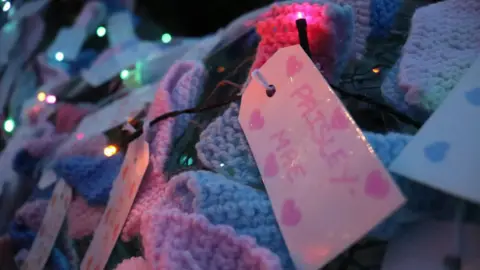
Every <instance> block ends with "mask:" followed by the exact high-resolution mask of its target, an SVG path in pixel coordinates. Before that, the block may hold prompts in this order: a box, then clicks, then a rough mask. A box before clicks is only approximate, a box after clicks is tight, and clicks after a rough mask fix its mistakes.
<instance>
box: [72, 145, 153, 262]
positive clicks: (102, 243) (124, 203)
mask: <svg viewBox="0 0 480 270" xmlns="http://www.w3.org/2000/svg"><path fill="white" fill-rule="evenodd" d="M148 161H149V151H148V144H147V143H146V142H145V136H144V135H142V136H141V137H139V138H138V139H136V140H135V141H133V142H132V143H130V144H129V145H128V150H127V154H126V156H125V160H124V162H123V165H122V168H121V169H120V174H119V175H118V176H117V179H115V182H114V183H113V188H112V191H111V193H110V199H109V201H108V204H107V208H106V209H105V212H104V213H103V216H102V219H101V220H100V225H99V226H98V227H97V229H96V230H95V234H94V235H93V240H92V242H91V243H90V246H89V247H88V250H87V252H86V253H85V256H84V259H83V260H82V264H81V267H80V269H81V270H97V269H98V270H100V269H104V267H105V265H106V264H107V261H108V258H109V257H110V253H111V252H112V250H113V247H114V246H115V243H116V242H117V239H118V236H119V235H120V231H121V230H122V228H123V225H124V223H125V221H126V219H127V216H128V213H129V212H130V208H131V207H132V204H133V200H134V199H135V195H136V194H137V191H138V187H139V186H140V183H141V182H142V178H143V175H144V174H145V171H146V170H147V166H148Z"/></svg>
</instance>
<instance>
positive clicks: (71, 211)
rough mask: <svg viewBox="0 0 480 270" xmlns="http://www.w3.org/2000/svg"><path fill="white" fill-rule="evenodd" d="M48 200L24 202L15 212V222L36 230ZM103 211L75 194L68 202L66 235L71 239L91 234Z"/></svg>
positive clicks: (40, 222) (103, 209) (40, 223)
mask: <svg viewBox="0 0 480 270" xmlns="http://www.w3.org/2000/svg"><path fill="white" fill-rule="evenodd" d="M48 202H49V201H48V200H34V201H30V202H27V203H25V204H24V205H23V206H22V207H21V208H20V209H18V210H17V212H16V213H15V219H16V222H17V223H19V224H22V225H24V226H26V227H27V228H28V229H30V230H31V231H34V232H37V231H38V230H39V229H40V226H41V225H42V221H43V217H44V216H45V212H46V210H47V206H48ZM104 211H105V208H104V207H101V206H97V207H94V206H89V205H88V204H87V202H86V201H85V199H83V198H82V197H80V196H76V197H75V198H74V199H73V200H72V202H71V203H70V206H69V208H68V212H67V229H68V236H69V237H71V238H72V239H81V238H83V237H85V236H89V235H92V234H93V232H94V231H95V229H96V228H97V226H98V224H99V222H100V219H101V217H102V214H103V212H104Z"/></svg>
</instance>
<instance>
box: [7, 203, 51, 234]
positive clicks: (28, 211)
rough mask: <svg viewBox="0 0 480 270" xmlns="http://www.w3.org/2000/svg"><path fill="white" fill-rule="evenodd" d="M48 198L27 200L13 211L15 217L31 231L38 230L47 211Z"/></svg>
mask: <svg viewBox="0 0 480 270" xmlns="http://www.w3.org/2000/svg"><path fill="white" fill-rule="evenodd" d="M48 202H49V201H48V200H35V201H31V202H27V203H25V204H24V205H22V207H20V208H19V209H18V210H17V212H16V213H15V219H16V220H17V221H18V222H19V223H21V224H24V225H25V226H27V227H28V228H29V229H31V230H33V231H38V230H39V229H40V226H41V225H42V221H43V217H44V216H45V212H46V211H47V206H48Z"/></svg>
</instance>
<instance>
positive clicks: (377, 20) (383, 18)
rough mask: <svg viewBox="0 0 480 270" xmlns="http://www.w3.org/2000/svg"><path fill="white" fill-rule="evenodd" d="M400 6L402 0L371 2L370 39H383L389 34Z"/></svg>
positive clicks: (376, 0) (377, 0) (372, 0)
mask: <svg viewBox="0 0 480 270" xmlns="http://www.w3.org/2000/svg"><path fill="white" fill-rule="evenodd" d="M402 4H403V0H371V2H370V27H371V32H370V36H371V37H384V36H387V35H388V34H389V32H390V30H391V29H392V27H393V24H394V22H395V17H396V15H397V13H398V10H399V9H400V7H401V6H402Z"/></svg>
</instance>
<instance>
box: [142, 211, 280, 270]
mask: <svg viewBox="0 0 480 270" xmlns="http://www.w3.org/2000/svg"><path fill="white" fill-rule="evenodd" d="M142 236H143V247H144V249H145V257H146V259H147V261H148V262H150V264H151V265H152V268H153V269H229V270H230V269H231V270H237V269H242V270H263V269H265V270H280V269H282V268H281V266H280V262H279V260H278V257H277V256H275V255H273V254H272V253H271V252H270V251H269V250H267V249H265V248H260V247H258V246H256V244H255V240H253V239H252V238H251V237H246V236H237V235H236V234H235V231H234V230H233V228H232V227H230V226H225V225H212V224H210V222H209V221H208V220H207V219H206V218H205V217H204V216H202V215H197V214H186V213H183V212H181V211H179V210H177V209H175V210H161V211H153V212H152V211H151V212H149V215H145V216H143V220H142Z"/></svg>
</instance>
